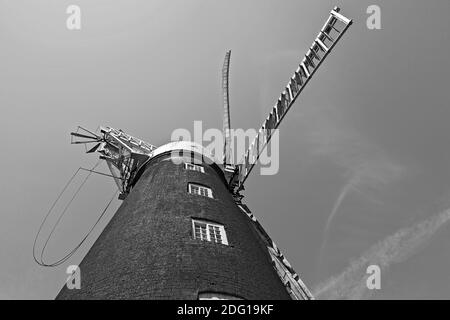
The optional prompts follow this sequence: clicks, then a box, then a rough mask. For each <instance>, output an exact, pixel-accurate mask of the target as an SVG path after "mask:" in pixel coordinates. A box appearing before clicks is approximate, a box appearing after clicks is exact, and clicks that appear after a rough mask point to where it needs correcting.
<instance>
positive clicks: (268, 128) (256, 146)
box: [230, 7, 352, 194]
mask: <svg viewBox="0 0 450 320" xmlns="http://www.w3.org/2000/svg"><path fill="white" fill-rule="evenodd" d="M339 10H340V9H339V8H338V7H335V8H334V9H333V10H331V12H330V16H329V17H328V19H327V21H326V22H325V24H324V26H323V27H322V29H320V32H319V34H318V36H317V37H316V39H314V42H313V44H312V45H311V47H310V48H309V50H308V51H307V53H306V55H305V56H304V57H303V60H302V61H301V63H300V65H299V66H298V68H297V70H296V71H295V72H294V74H293V76H292V77H291V79H290V80H289V83H288V85H287V86H286V89H285V90H284V91H283V92H282V93H281V95H280V97H279V98H278V101H277V103H276V104H275V106H274V107H273V108H272V110H271V112H270V113H269V116H268V117H267V119H266V120H265V121H264V123H263V125H262V126H261V128H260V129H259V131H258V134H257V135H256V137H255V139H254V140H253V142H252V144H251V145H250V147H249V149H248V150H247V152H246V153H245V154H244V157H243V160H242V161H241V162H240V163H239V166H238V170H236V171H235V175H234V176H233V177H232V178H231V180H230V188H231V189H232V190H233V191H234V193H235V194H236V193H238V192H239V191H240V190H242V189H243V187H244V182H245V180H246V179H247V177H248V176H249V174H250V172H251V171H252V169H253V167H254V166H255V164H256V161H257V160H258V159H259V156H260V155H261V153H262V151H263V150H264V148H265V147H266V146H267V144H268V143H269V141H270V138H271V137H272V133H273V130H274V129H277V128H278V126H279V125H280V123H281V121H282V120H283V118H284V117H285V116H286V113H287V112H288V111H289V109H290V108H291V107H292V105H293V104H294V102H295V100H296V99H297V97H298V96H299V95H300V93H301V92H302V90H303V88H304V87H305V86H306V84H307V83H308V82H309V80H310V79H311V78H312V76H313V75H314V73H315V72H316V71H317V69H318V68H319V67H320V65H321V64H322V62H323V61H324V60H325V58H326V57H327V56H328V54H329V53H330V52H331V50H332V49H333V48H334V46H335V45H336V43H337V42H338V41H339V40H340V39H341V37H342V36H343V35H344V33H345V32H346V31H347V29H348V27H349V26H350V25H351V24H352V20H350V19H348V18H346V17H345V16H343V15H342V14H340V13H339Z"/></svg>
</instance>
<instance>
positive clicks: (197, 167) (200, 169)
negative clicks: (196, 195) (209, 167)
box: [184, 162, 205, 173]
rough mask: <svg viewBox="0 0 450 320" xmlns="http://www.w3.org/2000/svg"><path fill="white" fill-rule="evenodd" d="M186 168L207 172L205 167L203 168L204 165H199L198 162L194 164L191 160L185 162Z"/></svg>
mask: <svg viewBox="0 0 450 320" xmlns="http://www.w3.org/2000/svg"><path fill="white" fill-rule="evenodd" d="M184 169H186V170H192V171H197V172H201V173H205V168H203V166H199V165H198V164H193V163H189V162H185V163H184Z"/></svg>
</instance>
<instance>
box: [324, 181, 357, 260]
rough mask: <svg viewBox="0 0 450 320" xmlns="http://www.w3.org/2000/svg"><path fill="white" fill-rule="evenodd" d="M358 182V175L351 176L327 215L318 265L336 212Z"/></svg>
mask: <svg viewBox="0 0 450 320" xmlns="http://www.w3.org/2000/svg"><path fill="white" fill-rule="evenodd" d="M359 181H360V175H359V173H355V174H353V176H352V177H351V179H350V180H349V181H348V182H347V183H346V184H345V185H344V187H343V188H342V189H341V192H340V193H339V196H338V197H337V199H336V201H335V203H334V205H333V209H332V210H331V213H330V215H329V217H328V219H327V222H326V224H325V229H324V232H323V234H324V235H323V241H322V245H321V247H320V250H319V259H318V264H319V265H320V263H321V262H322V256H323V253H324V251H325V245H326V244H327V242H328V234H329V230H330V226H331V223H332V222H333V219H334V216H335V215H336V213H337V212H338V210H339V208H340V206H341V204H342V202H343V201H344V199H345V198H346V197H347V195H348V193H349V192H350V191H352V190H353V188H354V187H356V186H357V185H358V183H359Z"/></svg>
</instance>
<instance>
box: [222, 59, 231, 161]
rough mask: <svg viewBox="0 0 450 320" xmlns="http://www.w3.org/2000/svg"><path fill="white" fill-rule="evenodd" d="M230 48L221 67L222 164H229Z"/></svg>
mask: <svg viewBox="0 0 450 320" xmlns="http://www.w3.org/2000/svg"><path fill="white" fill-rule="evenodd" d="M230 58H231V50H229V51H227V53H226V55H225V60H224V62H223V68H222V91H223V136H224V143H223V164H224V165H227V164H231V161H232V160H231V159H232V154H231V136H230V125H231V124H230V95H229V86H228V78H229V73H230Z"/></svg>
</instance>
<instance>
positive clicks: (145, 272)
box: [57, 154, 290, 299]
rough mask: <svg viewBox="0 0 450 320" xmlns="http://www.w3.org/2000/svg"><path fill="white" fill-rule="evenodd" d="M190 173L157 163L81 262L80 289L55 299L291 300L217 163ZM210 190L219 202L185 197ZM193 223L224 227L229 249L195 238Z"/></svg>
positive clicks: (164, 160)
mask: <svg viewBox="0 0 450 320" xmlns="http://www.w3.org/2000/svg"><path fill="white" fill-rule="evenodd" d="M204 168H205V173H200V172H195V171H191V170H185V168H184V166H183V165H182V164H180V165H176V164H174V163H173V162H172V161H171V160H170V155H168V154H165V155H160V156H158V157H157V158H154V159H152V160H151V161H150V162H149V163H148V164H147V166H146V168H145V171H144V173H143V174H142V176H141V177H140V179H139V181H138V182H137V183H136V185H135V186H134V188H133V189H132V191H131V193H130V194H129V195H128V197H127V198H126V199H125V200H124V202H123V203H122V205H121V207H120V208H119V209H118V211H117V212H116V214H115V216H114V217H113V218H112V219H111V221H110V222H109V224H108V225H107V226H106V228H105V229H104V230H103V232H102V234H101V235H100V236H99V238H98V239H97V241H96V242H95V244H94V245H93V246H92V248H91V249H90V251H89V252H88V254H87V255H86V257H85V258H84V259H83V261H82V263H81V264H80V269H81V275H82V281H81V289H80V290H69V289H67V288H66V287H65V286H64V287H63V289H62V290H61V292H60V293H59V294H58V296H57V299H197V297H198V293H199V292H205V291H208V292H219V293H226V294H230V295H235V296H238V297H242V298H244V299H290V297H289V295H288V293H287V291H286V290H285V288H284V286H283V284H282V283H281V281H280V279H279V277H278V276H277V274H276V272H275V270H274V269H273V267H272V265H271V261H270V258H269V255H268V253H267V250H266V248H265V247H264V245H263V243H262V242H261V241H260V240H259V238H258V236H257V235H256V233H255V231H254V230H253V227H252V226H251V224H250V221H249V219H248V217H247V216H246V215H245V214H243V213H242V212H241V211H240V210H239V208H238V207H237V206H236V204H235V203H234V201H233V199H232V197H231V194H230V193H229V191H228V190H227V188H226V185H225V183H224V180H223V176H222V173H221V171H220V169H219V168H218V167H217V166H216V165H206V164H204ZM189 182H193V183H199V184H202V185H206V186H208V187H210V188H211V189H212V190H213V194H214V199H210V198H207V197H202V196H197V195H192V194H189V193H188V192H187V185H188V183H189ZM192 218H199V219H206V220H211V221H213V222H217V223H220V224H223V225H224V226H225V230H226V234H227V238H228V242H229V246H226V245H221V244H215V243H209V242H206V241H200V240H198V239H194V237H193V231H192V222H191V219H192Z"/></svg>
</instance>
